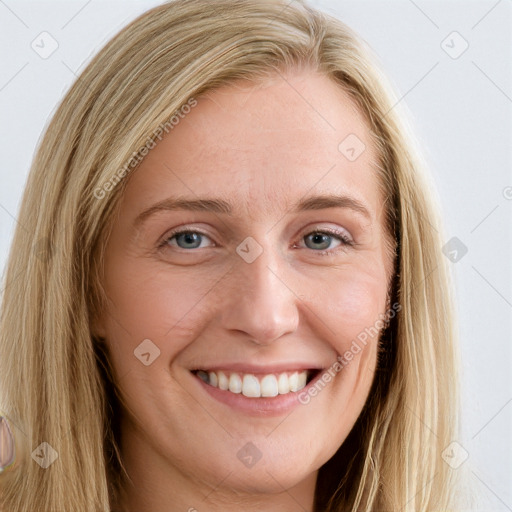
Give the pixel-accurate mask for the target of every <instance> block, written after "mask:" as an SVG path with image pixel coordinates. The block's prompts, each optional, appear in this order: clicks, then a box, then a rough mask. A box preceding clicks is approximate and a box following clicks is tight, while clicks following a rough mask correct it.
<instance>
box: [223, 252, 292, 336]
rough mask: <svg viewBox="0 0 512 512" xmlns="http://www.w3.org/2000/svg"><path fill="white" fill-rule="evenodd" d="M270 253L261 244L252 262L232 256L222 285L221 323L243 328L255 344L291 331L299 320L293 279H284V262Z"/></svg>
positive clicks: (233, 328) (224, 325)
mask: <svg viewBox="0 0 512 512" xmlns="http://www.w3.org/2000/svg"><path fill="white" fill-rule="evenodd" d="M274 253H275V250H273V249H272V248H271V247H268V246H265V247H264V249H263V252H262V253H261V254H260V255H259V256H258V257H257V258H256V259H255V260H254V261H253V262H252V263H248V262H246V261H244V260H243V259H242V258H239V259H238V260H236V262H235V267H234V268H233V269H232V271H231V273H230V275H229V278H228V279H229V284H227V286H225V291H226V299H227V300H226V302H225V307H224V309H223V312H222V325H223V327H224V328H225V329H228V330H234V331H240V332H243V333H244V334H245V336H246V337H248V338H250V340H251V341H252V342H254V343H256V344H259V345H269V344H271V343H273V342H274V341H276V340H277V339H279V338H281V337H282V336H283V335H285V334H289V333H292V332H294V331H295V330H296V329H297V326H298V322H299V311H298V309H297V303H298V301H299V300H300V299H299V298H298V296H297V292H296V291H295V290H294V289H293V288H294V286H293V283H289V282H288V281H290V279H286V277H287V275H289V272H286V268H287V266H288V264H287V262H286V261H283V258H282V257H281V256H278V255H276V254H274ZM237 258H238V256H237ZM295 287H296V285H295Z"/></svg>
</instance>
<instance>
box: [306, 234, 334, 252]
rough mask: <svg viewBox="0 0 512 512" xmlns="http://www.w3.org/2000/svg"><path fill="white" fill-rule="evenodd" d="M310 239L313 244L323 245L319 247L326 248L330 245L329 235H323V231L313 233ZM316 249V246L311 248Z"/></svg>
mask: <svg viewBox="0 0 512 512" xmlns="http://www.w3.org/2000/svg"><path fill="white" fill-rule="evenodd" d="M310 236H311V240H312V241H313V243H314V244H323V247H321V249H327V248H328V247H329V245H330V241H329V239H330V235H325V234H323V233H316V234H314V235H310ZM315 248H316V249H318V247H313V249H315Z"/></svg>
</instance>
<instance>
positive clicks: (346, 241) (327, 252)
mask: <svg viewBox="0 0 512 512" xmlns="http://www.w3.org/2000/svg"><path fill="white" fill-rule="evenodd" d="M185 233H199V234H200V235H203V236H206V237H208V238H210V236H209V235H208V234H207V233H204V232H203V231H201V230H198V229H177V230H175V231H171V233H169V234H168V235H167V236H166V237H165V238H164V239H163V240H162V242H161V243H160V244H159V246H158V248H159V249H163V248H164V247H165V246H166V245H168V242H169V240H171V239H172V238H174V237H176V236H177V235H182V234H185ZM312 234H322V235H329V236H332V237H335V238H337V239H338V240H339V241H340V242H341V243H342V245H341V246H339V247H337V248H336V249H324V250H321V251H315V250H314V249H311V250H312V251H313V252H315V253H316V254H317V255H318V256H332V255H333V253H337V252H338V251H339V250H343V246H345V247H346V246H348V247H353V246H354V245H355V243H354V241H353V240H352V239H350V238H349V237H348V236H347V235H346V234H345V233H344V232H342V231H338V230H336V229H329V228H324V229H319V230H313V231H310V232H309V233H307V234H306V235H304V236H303V237H302V238H301V240H302V239H303V238H305V237H306V236H308V235H312ZM306 248H307V247H306ZM183 250H184V251H188V250H190V249H183ZM191 250H192V251H193V250H194V249H191Z"/></svg>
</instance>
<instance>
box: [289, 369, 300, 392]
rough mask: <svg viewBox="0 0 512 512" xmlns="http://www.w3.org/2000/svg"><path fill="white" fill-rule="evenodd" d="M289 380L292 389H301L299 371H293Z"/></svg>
mask: <svg viewBox="0 0 512 512" xmlns="http://www.w3.org/2000/svg"><path fill="white" fill-rule="evenodd" d="M288 382H289V383H290V391H298V390H299V374H298V373H297V372H294V373H292V374H291V375H290V376H289V377H288Z"/></svg>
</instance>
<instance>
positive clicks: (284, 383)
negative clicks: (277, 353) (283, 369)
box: [277, 373, 290, 395]
mask: <svg viewBox="0 0 512 512" xmlns="http://www.w3.org/2000/svg"><path fill="white" fill-rule="evenodd" d="M277 389H278V391H279V394H280V395H286V393H289V392H290V381H289V380H288V375H286V373H281V375H279V380H278V381H277Z"/></svg>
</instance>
